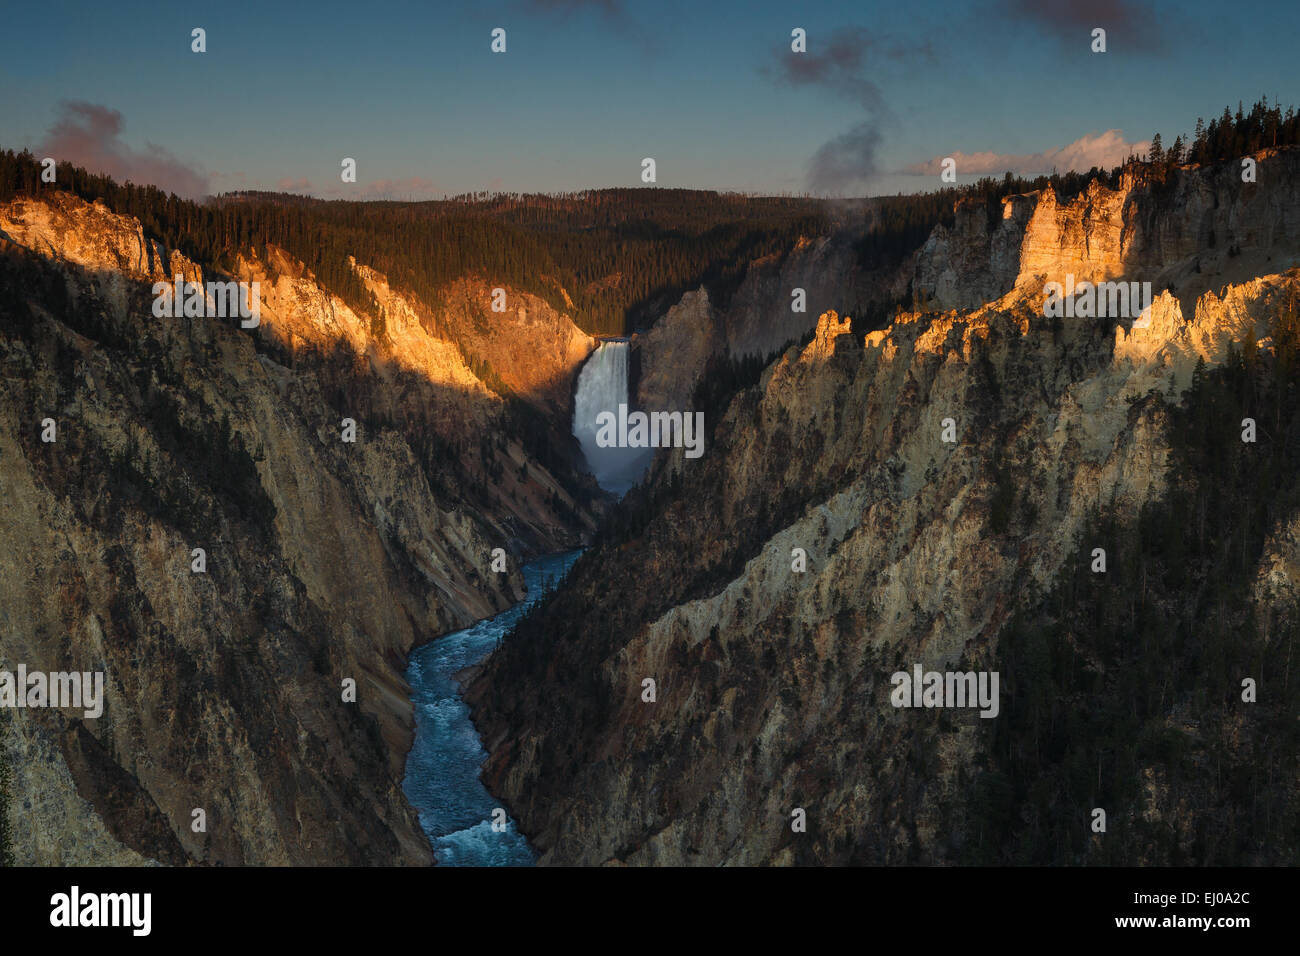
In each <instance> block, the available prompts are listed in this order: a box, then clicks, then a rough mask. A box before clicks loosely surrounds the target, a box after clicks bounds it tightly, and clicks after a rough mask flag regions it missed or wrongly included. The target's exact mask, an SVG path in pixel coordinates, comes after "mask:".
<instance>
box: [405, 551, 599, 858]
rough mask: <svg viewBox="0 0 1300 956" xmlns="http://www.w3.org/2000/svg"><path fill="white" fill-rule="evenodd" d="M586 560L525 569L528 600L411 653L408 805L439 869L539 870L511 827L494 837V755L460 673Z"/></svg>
mask: <svg viewBox="0 0 1300 956" xmlns="http://www.w3.org/2000/svg"><path fill="white" fill-rule="evenodd" d="M580 554H582V552H581V551H580V550H579V551H568V552H564V553H562V554H552V555H547V556H546V557H544V558H538V559H537V560H536V561H532V562H530V563H528V564H526V565H524V567H523V575H524V582H525V584H526V585H527V586H528V595H527V596H526V597H525V598H524V599H523V600H522V601H520V602H519V603H518V604H516V605H514V606H513V607H511V608H509V609H508V610H505V611H502V612H501V613H500V614H498V615H497V616H496V617H491V618H487V619H485V620H482V621H479V622H478V623H477V624H475V625H474V626H473V627H469V628H466V629H465V630H463V631H456V632H455V633H452V634H448V635H446V636H444V637H440V638H437V639H436V640H433V641H430V642H429V643H428V644H425V645H423V646H421V647H418V648H416V649H415V650H414V651H413V652H412V653H411V658H410V661H409V662H408V664H407V668H406V680H407V682H408V683H409V684H410V685H411V703H412V705H413V707H414V709H415V742H414V743H413V744H412V746H411V753H410V754H409V756H408V757H407V758H406V779H405V781H404V783H403V789H404V791H405V793H406V799H407V800H409V801H410V803H411V806H413V807H415V809H416V810H417V811H418V812H419V815H420V826H421V827H423V828H424V832H425V835H426V836H428V838H429V842H430V843H431V844H432V845H433V855H434V858H435V859H436V860H437V862H438V865H439V866H532V865H533V863H534V862H535V861H536V858H537V855H536V853H535V852H534V851H533V848H532V847H531V846H529V845H528V840H527V839H526V838H525V837H524V835H523V834H521V833H520V832H519V830H518V828H517V827H516V826H515V821H514V820H513V819H511V820H509V822H508V825H507V827H506V829H505V831H504V832H493V830H492V812H493V810H495V809H496V808H497V807H499V806H501V802H500V801H499V800H497V799H496V798H495V797H493V796H492V795H491V794H490V793H488V791H487V788H486V787H484V786H483V782H482V781H481V780H480V779H479V771H480V769H481V767H482V766H483V761H484V760H486V759H487V751H485V750H484V749H483V743H482V741H480V740H479V736H478V732H477V731H475V729H474V725H473V723H471V722H470V719H469V707H468V706H466V704H465V702H464V701H463V700H461V697H460V684H459V683H458V682H457V681H456V679H455V678H454V677H452V675H453V674H455V673H456V672H457V671H459V670H461V669H462V668H465V667H469V666H470V665H472V664H477V663H478V662H479V661H481V660H483V658H485V657H486V656H487V655H488V654H489V653H491V652H492V650H493V649H494V648H495V647H496V646H497V644H498V643H499V642H501V641H502V640H504V639H505V636H506V635H507V634H508V633H509V632H510V629H511V628H512V627H514V625H515V622H516V621H518V620H519V618H520V617H522V616H523V614H524V612H525V611H527V610H528V608H529V607H531V606H532V605H533V604H534V603H536V602H537V600H538V599H539V598H540V597H542V595H543V594H545V593H546V592H547V591H549V590H551V589H552V588H554V587H555V585H556V584H558V583H559V582H560V580H561V579H562V578H563V577H564V576H565V574H567V573H568V571H569V568H571V567H572V566H573V562H574V561H576V560H577V559H578V556H579V555H580Z"/></svg>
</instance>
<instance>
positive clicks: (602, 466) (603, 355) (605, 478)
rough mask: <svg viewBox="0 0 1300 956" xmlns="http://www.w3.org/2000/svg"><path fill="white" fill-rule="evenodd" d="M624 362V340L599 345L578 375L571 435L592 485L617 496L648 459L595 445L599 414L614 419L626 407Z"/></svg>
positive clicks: (639, 451)
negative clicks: (592, 477) (592, 478)
mask: <svg viewBox="0 0 1300 956" xmlns="http://www.w3.org/2000/svg"><path fill="white" fill-rule="evenodd" d="M627 358H628V343H627V341H626V340H625V339H611V340H608V341H605V342H602V343H600V345H598V346H597V347H596V351H595V352H593V353H592V354H591V357H590V358H589V359H587V364H585V365H584V366H583V367H582V371H581V372H580V373H578V388H577V391H576V392H575V393H574V397H573V435H574V437H575V438H577V439H578V443H579V444H580V445H581V446H582V453H583V454H584V455H586V456H587V465H588V466H589V467H590V468H591V473H592V474H593V475H595V476H596V481H597V482H599V484H600V486H601V487H602V488H604V489H606V490H607V491H613V492H617V493H618V494H622V493H623V492H625V491H627V490H628V489H629V488H631V487H632V486H633V485H634V484H636V483H637V481H638V479H640V477H641V474H642V472H644V471H645V469H646V467H647V466H648V465H649V464H650V459H651V456H652V452H650V451H648V450H647V449H644V448H601V447H599V446H598V445H597V444H596V416H597V415H599V414H600V413H601V412H610V413H612V414H614V415H617V414H618V406H619V405H626V404H628V401H627Z"/></svg>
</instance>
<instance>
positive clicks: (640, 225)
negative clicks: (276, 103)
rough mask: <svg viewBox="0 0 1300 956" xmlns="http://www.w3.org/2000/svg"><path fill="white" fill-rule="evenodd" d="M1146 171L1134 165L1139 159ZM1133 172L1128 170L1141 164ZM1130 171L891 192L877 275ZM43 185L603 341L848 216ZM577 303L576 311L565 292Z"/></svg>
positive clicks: (731, 204)
mask: <svg viewBox="0 0 1300 956" xmlns="http://www.w3.org/2000/svg"><path fill="white" fill-rule="evenodd" d="M1297 143H1300V116H1297V115H1296V113H1295V111H1294V109H1290V108H1289V109H1287V110H1286V112H1285V114H1284V113H1283V112H1282V110H1281V108H1280V107H1279V106H1278V105H1276V104H1275V105H1273V106H1269V105H1268V104H1267V101H1266V100H1261V101H1260V102H1258V103H1256V104H1255V105H1254V106H1253V107H1252V108H1251V109H1250V111H1249V112H1245V111H1243V109H1242V107H1241V106H1240V104H1239V105H1238V109H1237V113H1236V114H1235V115H1234V114H1232V113H1231V111H1230V110H1229V109H1227V108H1226V107H1225V108H1224V112H1223V115H1222V117H1220V118H1218V119H1212V120H1211V121H1210V122H1209V124H1208V125H1207V124H1205V123H1204V122H1202V121H1198V122H1197V127H1196V133H1195V135H1194V136H1192V137H1188V138H1186V139H1185V138H1184V137H1182V136H1178V137H1175V139H1174V142H1173V143H1172V144H1171V145H1170V146H1169V147H1168V148H1166V147H1164V146H1163V145H1162V142H1161V137H1160V134H1158V133H1157V134H1156V135H1155V136H1154V137H1153V141H1152V147H1151V150H1150V152H1149V154H1148V156H1146V157H1142V158H1141V161H1143V162H1145V163H1146V164H1147V165H1149V166H1152V167H1155V168H1156V169H1157V170H1168V169H1169V168H1171V167H1172V166H1175V165H1177V164H1179V163H1211V162H1218V161H1223V160H1227V159H1232V158H1235V157H1239V156H1242V155H1244V154H1245V153H1247V152H1251V151H1254V150H1258V149H1261V148H1265V147H1271V146H1284V145H1294V144H1297ZM1138 161H1139V160H1138V158H1137V157H1134V158H1133V160H1131V162H1132V163H1137V162H1138ZM1126 165H1128V164H1126ZM1122 168H1123V167H1116V168H1115V169H1112V170H1103V169H1099V168H1094V169H1092V170H1089V171H1088V172H1086V173H1082V172H1067V173H1063V174H1057V173H1053V174H1052V175H1050V176H1039V177H1036V178H1033V179H1025V178H1022V177H1017V176H1013V175H1012V174H1011V173H1007V175H1006V176H1005V177H1003V178H1001V179H996V178H992V177H987V178H984V179H981V180H979V181H978V182H976V183H974V184H971V185H967V186H953V187H948V188H944V189H939V190H936V191H932V192H925V193H915V194H911V195H906V196H903V195H900V196H885V197H879V198H876V199H872V200H869V201H868V202H866V203H864V204H863V206H862V212H861V226H862V237H861V239H860V240H859V242H858V246H857V248H858V252H859V254H860V257H861V260H862V263H863V265H864V266H866V267H868V268H873V267H876V266H888V265H891V264H893V263H896V262H898V261H901V259H902V258H904V257H905V256H907V255H908V254H910V253H911V252H912V251H913V250H914V249H916V248H917V247H918V246H919V245H920V244H921V243H922V242H924V241H925V239H926V237H927V236H928V235H929V234H930V231H931V230H932V229H933V228H934V227H935V225H936V224H938V223H941V222H942V223H947V224H951V223H952V221H953V206H954V204H955V203H956V202H957V201H959V200H963V199H964V200H967V201H983V202H984V203H985V204H986V205H987V206H988V210H989V215H990V218H994V217H996V216H997V215H998V214H999V212H1000V209H1001V200H1002V199H1003V197H1005V196H1008V195H1013V194H1016V193H1022V192H1028V191H1030V190H1037V189H1046V188H1048V187H1051V188H1053V189H1055V190H1056V192H1057V194H1058V196H1059V198H1061V199H1067V198H1070V197H1072V196H1074V195H1077V194H1078V193H1079V192H1081V191H1082V190H1083V189H1084V188H1085V187H1086V186H1087V184H1088V182H1089V181H1091V180H1092V179H1093V178H1100V179H1102V180H1103V181H1105V182H1107V183H1109V184H1110V185H1112V186H1114V185H1117V184H1118V181H1119V176H1120V173H1121V171H1122ZM56 172H57V180H56V183H55V184H45V183H42V182H41V166H40V163H39V159H38V157H35V156H33V155H32V154H30V153H29V152H26V151H24V152H13V151H11V150H4V151H0V201H3V200H6V199H10V198H12V197H14V196H16V195H39V194H40V193H41V191H42V190H47V189H50V188H59V189H66V190H68V191H70V192H73V193H75V194H76V195H78V196H81V197H82V198H84V199H86V200H89V201H93V200H96V199H102V200H104V202H105V203H106V204H107V205H108V206H109V207H110V208H111V209H113V210H114V211H116V212H119V213H124V214H127V215H131V216H135V217H136V218H138V219H139V220H140V221H141V223H143V225H144V227H145V229H146V231H147V232H149V233H150V234H152V235H155V236H157V237H158V238H159V239H161V240H162V242H163V243H164V244H165V245H166V246H167V247H168V248H177V249H180V250H181V251H182V252H183V253H185V254H186V255H187V256H189V257H190V258H192V259H194V260H195V261H196V262H199V263H200V264H202V265H204V266H205V267H215V268H217V269H222V268H228V267H229V266H230V264H231V263H232V261H233V259H234V256H235V255H236V254H237V253H239V252H241V251H257V252H259V253H260V252H262V251H264V249H265V246H266V245H268V244H271V245H276V246H279V247H281V248H283V249H285V250H287V251H288V252H289V253H290V254H292V255H294V256H296V257H297V258H299V259H301V260H302V261H303V262H305V263H306V264H307V266H308V268H310V269H311V270H312V271H313V272H314V273H315V274H316V276H317V278H318V279H320V280H321V282H323V283H324V284H325V285H326V286H327V287H329V288H330V289H332V290H333V291H334V292H336V293H337V294H338V295H340V296H342V297H343V298H344V299H345V300H346V301H347V302H348V303H349V304H351V305H352V306H354V307H355V308H359V309H369V308H370V303H371V300H370V296H369V294H368V293H367V291H366V290H365V288H364V286H363V285H362V283H361V281H360V280H359V279H358V278H357V277H356V275H355V274H354V273H353V272H352V270H351V268H350V267H349V266H348V261H347V260H348V256H355V257H356V259H357V260H358V261H359V262H362V263H364V264H366V265H369V266H372V267H374V268H376V269H378V270H380V271H381V272H384V273H386V274H387V275H388V277H389V279H390V280H391V281H392V282H393V284H394V285H395V286H396V287H398V288H400V289H405V290H407V291H409V292H413V293H415V294H416V295H418V296H419V297H420V298H422V299H423V300H424V301H425V302H427V303H428V304H429V305H430V306H433V307H435V308H436V307H437V306H438V304H439V303H440V302H441V301H442V298H443V295H444V292H445V290H446V288H447V286H448V285H449V284H450V283H451V282H453V281H455V280H457V279H459V278H461V277H463V276H477V277H480V278H482V279H484V280H486V281H489V282H491V283H492V284H494V285H495V284H498V283H499V284H501V285H503V286H508V287H511V288H515V289H518V290H521V291H525V292H530V293H532V294H534V295H536V296H538V297H540V298H541V299H543V300H545V301H546V302H547V303H549V304H550V305H551V306H552V307H554V308H555V309H557V310H560V311H565V312H568V313H569V314H570V316H572V318H573V319H574V321H575V322H576V323H577V324H578V325H579V326H580V327H581V328H583V329H584V330H586V331H588V332H591V333H593V334H625V333H627V332H629V331H631V330H632V329H634V328H636V327H638V326H644V325H648V324H650V323H651V322H653V320H654V319H655V318H656V317H657V316H658V315H659V314H662V312H664V311H665V310H666V309H667V308H668V306H670V305H671V304H673V303H674V302H676V301H677V299H678V298H679V297H680V296H681V294H682V293H683V292H685V291H687V290H689V289H692V288H696V287H698V286H699V285H701V284H705V285H707V286H708V287H709V291H710V293H711V298H712V300H713V301H714V302H715V303H719V304H722V305H725V304H726V302H727V301H728V300H729V298H730V295H731V293H732V292H733V291H734V290H735V288H736V286H737V285H739V283H740V280H741V279H742V278H743V276H744V273H745V270H746V268H747V267H748V264H749V262H750V260H752V259H755V258H758V257H761V256H766V255H771V254H773V253H784V252H785V251H787V250H788V249H789V248H790V247H791V246H792V245H793V244H794V242H795V241H796V240H797V239H798V238H799V237H800V236H815V235H822V234H825V233H826V232H828V231H829V230H830V228H831V225H832V221H833V220H834V219H837V218H839V219H842V216H838V217H837V214H836V213H835V212H834V210H833V209H832V208H831V206H830V205H829V204H827V203H824V202H823V201H821V200H818V199H814V198H811V197H760V196H750V195H745V194H741V193H719V192H711V191H707V190H694V189H659V188H646V187H642V188H629V189H603V190H595V191H586V192H577V193H566V194H560V195H531V194H521V193H493V194H488V193H478V194H471V195H465V196H457V197H454V198H450V199H444V200H436V201H429V202H350V201H325V200H320V199H312V198H309V197H303V196H295V195H288V194H284V193H266V192H244V193H228V194H224V195H222V196H218V197H215V198H213V199H210V200H208V201H205V202H201V203H199V202H191V201H189V200H185V199H181V198H179V197H177V196H175V195H172V194H167V193H164V192H163V191H162V190H160V189H157V188H156V187H153V186H139V185H134V184H130V183H127V184H119V183H116V182H114V181H113V180H112V179H111V178H109V177H107V176H101V175H96V174H93V173H89V172H87V171H85V170H83V169H80V168H76V167H73V166H72V165H70V164H68V163H63V164H59V165H58V166H57V167H56ZM566 294H567V296H568V300H567V301H566V299H565V296H566Z"/></svg>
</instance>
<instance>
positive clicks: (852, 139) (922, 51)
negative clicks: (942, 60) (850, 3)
mask: <svg viewBox="0 0 1300 956" xmlns="http://www.w3.org/2000/svg"><path fill="white" fill-rule="evenodd" d="M934 59H935V55H934V49H933V47H932V46H931V44H930V41H929V40H925V41H922V42H911V41H906V40H891V39H886V38H884V37H879V36H876V35H875V34H873V33H871V32H870V31H869V30H867V29H866V28H864V27H844V28H841V29H839V30H836V31H835V32H834V33H832V34H831V35H830V36H829V37H828V38H827V39H825V40H824V41H822V42H819V40H818V37H817V35H816V34H813V35H810V36H809V37H808V51H807V52H806V53H795V52H794V51H793V50H791V49H790V48H789V44H788V43H787V44H785V45H784V46H783V47H782V48H781V49H780V50H779V51H778V52H777V54H776V61H777V66H776V67H775V68H771V67H764V68H762V69H761V70H760V72H761V73H763V74H764V75H766V76H768V77H769V78H772V79H774V80H775V81H776V82H778V83H782V84H785V85H787V86H791V87H796V88H813V89H820V90H823V91H826V92H829V93H831V94H833V95H835V96H837V97H839V98H840V99H844V100H847V101H849V102H852V103H854V104H856V105H857V106H858V107H859V108H860V109H861V110H862V113H863V118H862V119H861V120H860V121H859V122H858V123H857V124H856V125H854V126H853V128H852V129H850V130H848V131H847V132H845V133H842V134H840V135H839V136H836V137H835V138H834V139H831V140H830V141H828V142H827V143H825V144H823V145H822V146H821V147H820V148H819V149H818V150H817V152H816V153H815V154H813V157H812V159H811V160H810V161H809V163H808V187H809V189H811V190H812V191H813V192H818V193H840V192H845V191H848V190H850V189H853V188H855V187H861V186H865V185H866V184H867V183H869V182H870V181H871V180H872V179H873V178H874V177H875V176H876V175H877V174H878V173H879V171H880V168H879V166H880V164H879V149H880V144H881V142H882V140H883V134H882V129H883V127H884V126H885V125H886V124H887V123H889V122H892V121H893V120H894V114H893V111H892V110H891V109H890V108H889V104H888V103H887V102H886V101H885V97H884V94H883V93H882V91H881V89H880V87H879V86H878V85H877V84H876V82H875V81H874V80H873V79H871V78H870V77H869V76H868V75H867V74H868V72H869V71H870V70H873V69H876V68H877V66H878V64H880V63H881V62H882V61H885V60H888V61H890V62H892V63H900V62H906V61H911V62H915V61H918V60H925V61H927V62H933V61H934Z"/></svg>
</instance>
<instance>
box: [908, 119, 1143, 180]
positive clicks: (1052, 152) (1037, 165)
mask: <svg viewBox="0 0 1300 956" xmlns="http://www.w3.org/2000/svg"><path fill="white" fill-rule="evenodd" d="M1150 145H1151V144H1150V143H1149V142H1147V141H1145V140H1142V141H1138V142H1134V143H1130V142H1127V141H1126V140H1125V139H1124V136H1123V134H1122V133H1121V132H1120V131H1119V130H1117V129H1108V130H1106V132H1104V133H1090V134H1087V135H1085V136H1080V137H1079V138H1078V139H1076V140H1075V141H1074V142H1073V143H1069V144H1067V145H1065V146H1061V147H1060V148H1058V149H1049V150H1044V151H1043V152H1041V153H1022V154H1016V153H994V152H980V153H963V152H961V151H960V150H958V151H957V152H954V153H950V154H948V155H949V157H951V158H952V160H953V161H954V163H955V164H956V172H957V174H958V175H962V176H1000V175H1002V174H1003V173H1005V172H1011V173H1015V174H1016V175H1021V176H1035V175H1039V174H1041V173H1050V172H1051V171H1052V170H1053V169H1055V170H1056V171H1057V172H1061V173H1064V172H1068V171H1070V170H1073V171H1075V172H1087V171H1088V170H1090V169H1092V168H1093V167H1094V166H1097V167H1100V168H1101V169H1112V168H1113V167H1115V166H1119V165H1120V164H1121V163H1123V162H1124V160H1126V159H1128V157H1129V156H1130V155H1137V156H1141V155H1142V154H1143V153H1145V152H1146V151H1147V149H1148V148H1149V147H1150ZM945 158H946V157H943V156H936V157H934V158H933V159H927V160H924V161H922V162H917V163H912V164H911V165H910V166H906V167H904V168H903V169H902V170H900V171H901V172H903V173H910V174H912V175H916V176H937V175H939V174H940V173H941V172H943V161H944V159H945Z"/></svg>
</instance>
